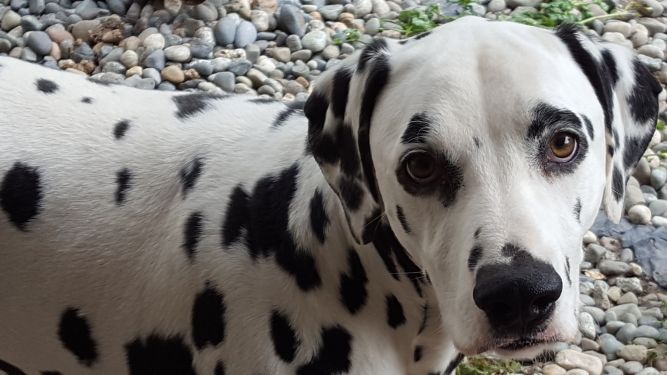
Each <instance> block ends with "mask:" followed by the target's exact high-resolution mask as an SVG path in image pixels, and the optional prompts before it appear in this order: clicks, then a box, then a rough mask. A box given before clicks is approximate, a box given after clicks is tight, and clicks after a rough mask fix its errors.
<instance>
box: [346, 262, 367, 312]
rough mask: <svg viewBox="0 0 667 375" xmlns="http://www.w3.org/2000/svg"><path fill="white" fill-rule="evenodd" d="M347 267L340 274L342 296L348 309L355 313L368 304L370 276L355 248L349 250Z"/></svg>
mask: <svg viewBox="0 0 667 375" xmlns="http://www.w3.org/2000/svg"><path fill="white" fill-rule="evenodd" d="M347 267H348V271H347V272H346V273H342V274H341V275H340V298H341V301H342V302H343V305H344V306H345V308H346V309H347V311H349V312H350V314H353V315H354V314H356V313H357V312H359V310H361V308H362V307H364V305H366V301H367V299H368V291H367V290H366V284H367V283H368V277H366V270H365V269H364V266H363V264H362V263H361V259H359V254H357V252H356V250H354V249H349V250H348V252H347Z"/></svg>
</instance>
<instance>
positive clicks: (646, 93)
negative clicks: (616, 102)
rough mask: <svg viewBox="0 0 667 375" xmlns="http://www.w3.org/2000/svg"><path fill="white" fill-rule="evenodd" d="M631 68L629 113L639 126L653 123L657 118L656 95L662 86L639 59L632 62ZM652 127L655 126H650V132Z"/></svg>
mask: <svg viewBox="0 0 667 375" xmlns="http://www.w3.org/2000/svg"><path fill="white" fill-rule="evenodd" d="M633 68H634V73H635V86H634V87H633V88H632V91H631V92H630V95H629V96H628V104H630V113H631V114H632V118H633V119H634V120H635V121H637V122H638V123H639V124H641V125H644V124H645V123H646V122H648V121H651V122H652V123H653V122H655V120H656V118H657V116H658V94H660V91H662V86H660V84H659V83H658V81H657V80H656V79H655V77H653V75H652V74H651V73H650V72H649V71H648V69H647V68H646V67H645V66H644V64H643V63H642V62H641V61H639V59H635V60H634V61H633ZM654 126H655V124H651V128H650V129H651V130H652V129H653V128H654Z"/></svg>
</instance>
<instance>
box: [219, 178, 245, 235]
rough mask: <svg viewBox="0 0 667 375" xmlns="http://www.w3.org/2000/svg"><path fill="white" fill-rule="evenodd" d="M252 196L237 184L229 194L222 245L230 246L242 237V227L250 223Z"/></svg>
mask: <svg viewBox="0 0 667 375" xmlns="http://www.w3.org/2000/svg"><path fill="white" fill-rule="evenodd" d="M249 199H250V197H249V196H248V194H247V193H246V192H245V191H244V190H243V186H241V185H237V186H236V187H235V188H234V190H233V191H232V194H230V196H229V202H228V203H227V210H225V220H224V223H223V225H222V246H223V247H229V246H230V245H231V244H233V243H234V242H236V241H238V240H239V238H240V237H241V229H243V228H245V229H246V230H247V229H248V228H247V225H248V215H249V213H248V202H249Z"/></svg>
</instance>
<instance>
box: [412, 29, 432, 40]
mask: <svg viewBox="0 0 667 375" xmlns="http://www.w3.org/2000/svg"><path fill="white" fill-rule="evenodd" d="M429 35H431V32H430V31H424V32H423V33H420V34H417V35H415V37H414V39H416V40H419V39H421V38H423V37H426V36H429Z"/></svg>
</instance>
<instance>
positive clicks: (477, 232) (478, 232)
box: [472, 227, 482, 239]
mask: <svg viewBox="0 0 667 375" xmlns="http://www.w3.org/2000/svg"><path fill="white" fill-rule="evenodd" d="M480 234H482V227H479V228H477V229H476V230H475V233H473V235H472V236H473V238H475V239H478V238H479V235H480Z"/></svg>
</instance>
